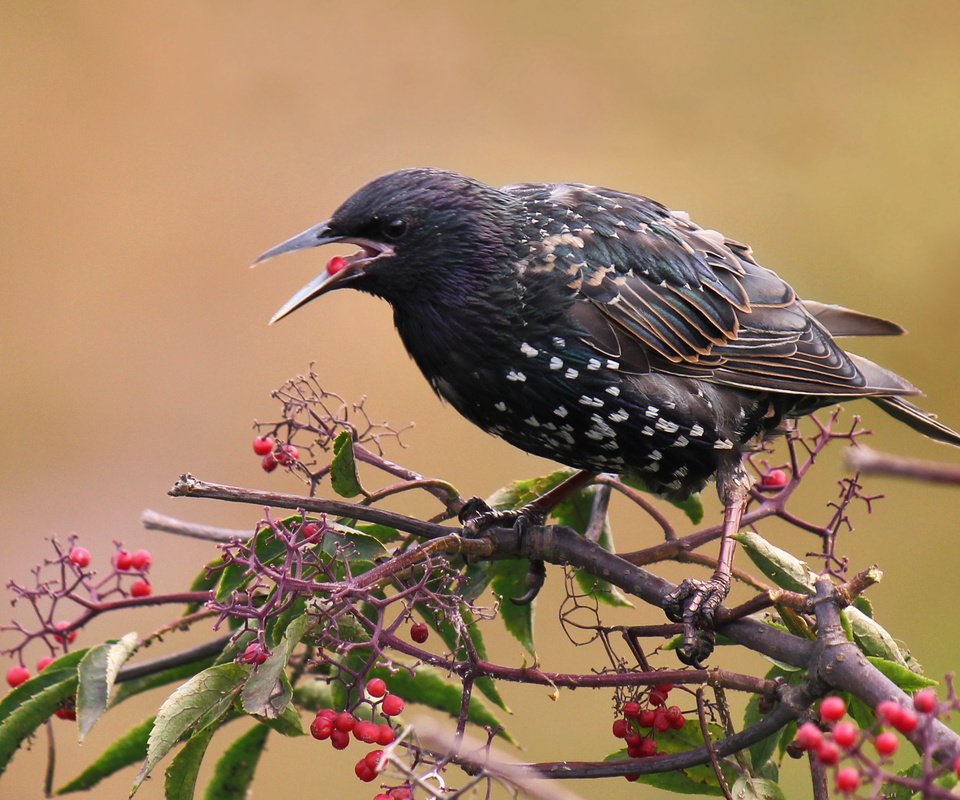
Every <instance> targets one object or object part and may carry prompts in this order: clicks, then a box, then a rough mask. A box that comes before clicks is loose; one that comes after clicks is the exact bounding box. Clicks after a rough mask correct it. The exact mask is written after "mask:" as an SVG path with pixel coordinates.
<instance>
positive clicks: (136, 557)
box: [130, 550, 153, 570]
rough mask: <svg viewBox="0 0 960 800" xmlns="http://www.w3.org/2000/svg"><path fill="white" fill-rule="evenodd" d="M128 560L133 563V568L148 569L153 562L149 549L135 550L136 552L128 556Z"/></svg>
mask: <svg viewBox="0 0 960 800" xmlns="http://www.w3.org/2000/svg"><path fill="white" fill-rule="evenodd" d="M130 561H131V563H132V564H133V568H134V569H139V570H144V569H149V568H150V565H151V564H152V563H153V556H152V555H151V554H150V551H149V550H137V552H136V553H134V554H133V555H132V556H130Z"/></svg>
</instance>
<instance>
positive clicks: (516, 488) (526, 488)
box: [487, 469, 576, 509]
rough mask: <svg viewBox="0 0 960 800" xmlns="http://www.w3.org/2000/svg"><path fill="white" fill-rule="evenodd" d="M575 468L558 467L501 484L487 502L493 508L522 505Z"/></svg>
mask: <svg viewBox="0 0 960 800" xmlns="http://www.w3.org/2000/svg"><path fill="white" fill-rule="evenodd" d="M574 472H576V470H572V469H558V470H557V471H556V472H551V473H550V474H549V475H540V476H538V477H536V478H527V479H526V480H522V481H514V482H513V483H510V484H508V485H506V486H503V487H501V488H499V489H497V491H495V492H494V493H493V494H492V495H490V496H489V497H488V498H487V504H488V505H489V506H490V507H491V508H494V509H512V508H519V507H520V506H524V505H526V504H527V503H530V502H532V501H533V500H536V499H537V498H538V497H540V495H542V494H544V493H545V492H549V491H550V490H551V489H553V488H554V487H556V486H559V485H560V484H561V483H563V482H564V481H565V480H566V479H567V478H569V477H570V476H571V475H573V474H574Z"/></svg>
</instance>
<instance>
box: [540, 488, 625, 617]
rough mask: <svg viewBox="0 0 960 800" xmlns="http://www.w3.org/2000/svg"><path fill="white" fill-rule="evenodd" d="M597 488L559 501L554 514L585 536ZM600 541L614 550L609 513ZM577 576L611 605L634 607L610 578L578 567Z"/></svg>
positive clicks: (589, 590) (592, 593) (584, 586)
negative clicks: (600, 576) (606, 578)
mask: <svg viewBox="0 0 960 800" xmlns="http://www.w3.org/2000/svg"><path fill="white" fill-rule="evenodd" d="M596 491H597V490H596V487H591V488H588V489H583V490H581V491H579V492H576V493H575V494H574V495H572V496H571V497H569V498H567V499H566V500H564V501H563V502H562V503H560V504H558V505H557V506H556V507H555V508H554V509H553V511H552V512H551V516H552V517H553V518H554V519H555V520H556V521H557V522H558V523H559V524H560V525H566V526H567V527H569V528H573V529H574V530H575V531H576V532H577V533H579V534H580V535H581V536H582V535H583V534H585V533H586V531H587V526H588V525H589V524H590V512H591V511H592V510H593V498H594V495H595V494H596ZM597 544H599V545H600V546H601V547H602V548H603V549H604V550H607V551H610V552H613V550H614V548H613V531H612V530H611V527H610V516H609V515H607V517H606V518H605V519H604V521H603V528H602V529H601V530H600V538H599V539H598V540H597ZM574 576H575V577H576V580H577V583H578V584H579V585H580V588H581V589H583V591H584V593H586V594H587V595H588V596H589V597H592V598H594V599H596V600H598V601H599V602H601V603H606V604H607V605H610V606H621V607H624V606H625V607H628V608H632V607H633V603H631V602H630V601H629V600H627V597H626V595H624V593H623V592H622V591H620V589H618V588H617V587H616V586H614V585H613V584H612V583H610V581H608V580H605V579H604V578H599V577H597V576H596V575H594V574H593V573H591V572H589V571H587V570H585V569H576V570H574Z"/></svg>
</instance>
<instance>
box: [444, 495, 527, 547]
mask: <svg viewBox="0 0 960 800" xmlns="http://www.w3.org/2000/svg"><path fill="white" fill-rule="evenodd" d="M458 516H459V518H460V522H461V523H462V524H463V535H464V536H465V537H466V538H468V539H475V538H477V537H478V536H480V535H481V534H482V533H483V532H484V531H485V530H486V529H487V528H513V529H514V531H515V532H516V533H517V536H518V537H520V540H521V541H522V539H523V535H524V533H526V531H527V529H528V528H529V527H531V526H532V525H542V524H543V514H542V513H541V512H539V511H538V510H537V509H535V508H532V507H531V506H522V507H521V508H517V509H512V510H497V509H493V508H490V506H489V505H488V504H487V503H486V501H484V500H481V499H480V498H479V497H473V498H471V499H470V500H467V502H466V503H464V504H463V508H462V509H460V514H459V515H458Z"/></svg>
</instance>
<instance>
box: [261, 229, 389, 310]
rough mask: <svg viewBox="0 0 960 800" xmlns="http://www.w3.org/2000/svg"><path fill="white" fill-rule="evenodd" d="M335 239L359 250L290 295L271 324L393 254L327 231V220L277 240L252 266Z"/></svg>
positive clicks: (365, 241)
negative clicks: (379, 259)
mask: <svg viewBox="0 0 960 800" xmlns="http://www.w3.org/2000/svg"><path fill="white" fill-rule="evenodd" d="M335 242H350V243H352V244H356V245H359V246H360V248H361V250H360V252H358V253H355V254H354V255H352V256H348V257H346V258H340V259H335V260H332V261H331V263H330V264H328V265H327V266H326V268H325V269H324V270H323V272H321V273H320V274H319V275H317V277H316V278H314V279H313V280H312V281H310V283H308V284H307V285H306V286H304V287H303V288H302V289H301V290H300V291H299V292H297V293H296V294H295V295H294V296H293V297H291V298H290V299H289V300H288V301H287V302H286V303H285V304H284V305H283V307H282V308H281V309H280V310H279V311H278V312H277V313H276V314H274V315H273V317H272V318H271V319H270V324H271V325H272V324H273V323H274V322H276V321H277V320H280V319H283V318H284V317H285V316H287V314H290V313H291V312H293V311H296V310H297V309H298V308H300V306H302V305H304V304H306V303H308V302H310V301H311V300H313V298H314V297H318V296H320V295H321V294H324V293H325V292H328V291H330V290H331V289H337V288H339V287H341V286H344V285H346V284H347V283H348V282H349V279H350V278H351V277H352V276H355V275H358V274H359V273H360V272H361V271H362V270H363V268H364V267H365V266H366V265H367V264H369V263H370V262H371V261H375V260H376V259H378V258H382V257H384V256H392V255H393V253H394V251H393V248H392V247H390V246H389V245H385V244H382V243H380V242H374V241H371V240H368V239H355V238H352V237H349V236H339V235H337V234H335V233H333V231H331V229H330V223H329V220H328V221H326V222H321V223H320V224H319V225H314V226H313V227H312V228H307V229H306V230H305V231H303V232H302V233H298V234H297V235H296V236H294V237H292V238H290V239H287V240H286V241H285V242H281V243H280V244H278V245H277V246H276V247H271V248H270V249H269V250H267V252H265V253H264V254H263V255H261V256H260V257H259V258H257V260H256V261H254V262H253V264H252V266H256V265H257V264H259V263H261V262H262V261H266V260H267V259H270V258H273V257H274V256H279V255H283V254H284V253H291V252H293V251H294V250H304V249H306V248H308V247H319V246H320V245H322V244H333V243H335ZM334 261H336V266H337V269H335V270H331V266H332V265H333V264H334Z"/></svg>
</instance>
